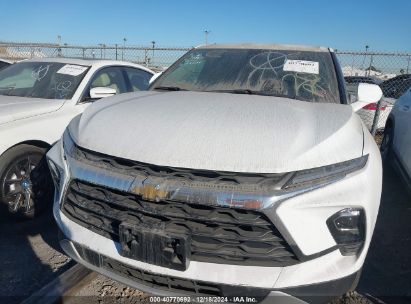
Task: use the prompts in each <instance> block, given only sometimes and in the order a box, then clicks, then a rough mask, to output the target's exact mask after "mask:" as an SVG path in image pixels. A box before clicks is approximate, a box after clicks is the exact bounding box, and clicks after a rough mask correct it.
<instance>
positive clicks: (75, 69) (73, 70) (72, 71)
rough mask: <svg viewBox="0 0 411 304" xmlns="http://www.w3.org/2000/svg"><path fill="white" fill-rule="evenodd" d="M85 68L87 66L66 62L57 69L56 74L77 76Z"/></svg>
mask: <svg viewBox="0 0 411 304" xmlns="http://www.w3.org/2000/svg"><path fill="white" fill-rule="evenodd" d="M85 70H87V67H85V66H81V65H74V64H66V65H65V66H63V67H62V68H61V69H60V70H58V71H57V73H58V74H65V75H71V76H78V75H80V74H81V73H83V72H84V71H85Z"/></svg>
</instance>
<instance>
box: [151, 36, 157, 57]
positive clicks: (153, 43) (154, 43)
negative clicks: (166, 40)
mask: <svg viewBox="0 0 411 304" xmlns="http://www.w3.org/2000/svg"><path fill="white" fill-rule="evenodd" d="M151 44H152V45H153V57H152V61H151V62H154V49H155V47H156V42H155V41H154V40H153V41H151Z"/></svg>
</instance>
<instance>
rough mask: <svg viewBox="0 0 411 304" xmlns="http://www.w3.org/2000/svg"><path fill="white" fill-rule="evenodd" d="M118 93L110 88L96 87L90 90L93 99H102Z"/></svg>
mask: <svg viewBox="0 0 411 304" xmlns="http://www.w3.org/2000/svg"><path fill="white" fill-rule="evenodd" d="M116 94H117V91H116V90H115V89H112V88H108V87H95V88H92V89H91V90H90V98H91V99H100V98H104V97H110V96H113V95H116Z"/></svg>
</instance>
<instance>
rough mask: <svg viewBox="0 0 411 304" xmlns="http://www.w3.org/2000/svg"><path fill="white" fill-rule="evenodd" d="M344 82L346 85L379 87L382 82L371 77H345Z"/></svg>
mask: <svg viewBox="0 0 411 304" xmlns="http://www.w3.org/2000/svg"><path fill="white" fill-rule="evenodd" d="M344 80H345V82H346V83H347V84H359V83H371V84H376V85H379V84H381V83H382V80H381V79H379V78H377V77H372V76H345V77H344Z"/></svg>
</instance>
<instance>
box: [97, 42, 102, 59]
mask: <svg viewBox="0 0 411 304" xmlns="http://www.w3.org/2000/svg"><path fill="white" fill-rule="evenodd" d="M98 45H99V46H100V59H103V44H102V43H99V44H98Z"/></svg>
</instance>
